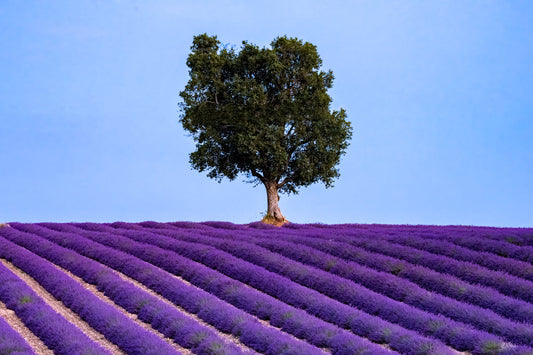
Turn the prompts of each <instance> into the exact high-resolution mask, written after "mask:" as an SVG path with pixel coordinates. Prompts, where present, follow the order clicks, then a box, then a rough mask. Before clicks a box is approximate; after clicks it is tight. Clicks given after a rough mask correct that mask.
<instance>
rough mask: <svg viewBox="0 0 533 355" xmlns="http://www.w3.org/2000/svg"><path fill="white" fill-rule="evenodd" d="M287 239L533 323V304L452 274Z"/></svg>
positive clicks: (348, 249)
mask: <svg viewBox="0 0 533 355" xmlns="http://www.w3.org/2000/svg"><path fill="white" fill-rule="evenodd" d="M263 237H264V239H271V236H266V235H265V236H263ZM283 239H284V240H288V241H291V242H294V243H297V244H298V245H305V246H309V247H312V248H314V249H316V250H321V251H323V252H326V253H328V254H330V255H332V256H337V257H340V258H342V259H344V260H346V261H355V262H357V263H359V264H362V265H366V266H368V267H371V268H373V269H375V270H379V271H382V272H386V273H389V274H394V275H396V276H398V277H401V278H405V279H407V280H410V281H412V282H414V283H416V284H418V285H420V286H421V287H423V288H424V289H427V290H431V291H434V292H438V293H440V294H442V295H445V296H448V297H451V298H454V299H456V300H460V301H463V302H467V303H470V304H475V305H478V306H480V307H483V308H488V309H491V310H493V311H495V312H496V313H498V314H500V315H502V316H504V317H507V318H509V319H514V320H517V321H521V322H529V323H531V322H532V319H533V305H532V304H530V303H527V302H525V301H522V300H517V299H515V298H512V297H508V296H504V295H502V294H501V293H499V292H498V291H496V290H494V289H492V288H488V287H484V286H480V285H476V284H470V283H467V282H465V281H462V280H460V279H458V278H456V277H454V276H451V275H448V274H442V273H439V272H436V271H433V270H431V269H429V268H426V267H423V266H417V265H413V264H411V263H409V262H406V261H403V260H400V259H396V258H392V257H390V256H386V255H382V254H378V253H374V252H370V251H367V250H365V249H362V248H358V247H355V246H351V245H346V244H344V243H342V242H338V241H332V240H323V239H318V238H309V237H297V236H290V237H287V236H286V237H285V238H283Z"/></svg>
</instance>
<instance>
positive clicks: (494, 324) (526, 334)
mask: <svg viewBox="0 0 533 355" xmlns="http://www.w3.org/2000/svg"><path fill="white" fill-rule="evenodd" d="M156 231H157V230H156ZM165 234H167V235H170V236H174V237H176V238H180V239H182V240H183V239H185V240H189V241H193V242H194V241H196V242H200V243H203V244H208V245H211V246H214V247H215V248H218V249H221V250H225V251H227V252H229V253H231V254H233V255H236V256H238V257H243V256H244V259H245V260H248V261H252V262H253V263H256V264H259V265H262V266H264V267H266V268H267V269H269V270H275V271H276V272H282V273H283V274H285V273H284V272H285V270H289V269H293V270H297V269H299V268H300V265H299V264H298V263H294V262H291V261H289V260H287V259H286V258H283V257H278V256H275V255H272V254H271V253H270V254H269V253H268V252H265V249H263V248H262V247H258V246H255V245H253V244H250V243H246V242H244V241H242V240H243V238H238V237H237V236H238V235H239V233H238V232H235V233H232V234H233V235H234V238H235V239H240V240H239V241H232V240H228V239H226V240H224V239H213V238H210V237H206V236H201V237H198V236H195V235H192V234H189V235H185V236H184V235H183V234H179V235H178V234H176V233H172V232H170V234H169V233H165ZM159 239H160V238H158V241H157V244H160V242H159ZM244 239H245V240H246V239H251V238H250V237H246V236H244ZM265 244H266V245H267V246H268V249H271V248H273V249H275V250H274V251H275V252H276V253H280V254H282V255H285V256H287V257H292V258H296V259H297V261H300V262H302V261H303V262H306V263H311V264H312V266H315V267H321V268H323V269H327V270H328V271H329V272H330V273H334V274H341V275H340V276H341V277H343V278H335V277H330V278H329V280H330V281H329V282H328V283H326V284H324V290H328V291H331V290H335V288H338V289H342V288H348V287H349V286H348V285H349V283H347V282H346V279H345V277H346V276H348V278H350V276H351V277H352V278H354V279H353V280H352V281H355V282H356V283H357V284H360V285H363V286H366V287H369V288H370V289H372V290H373V291H376V292H380V293H382V294H384V295H387V296H389V297H391V298H393V299H397V300H399V301H401V302H403V303H405V304H410V305H412V306H414V307H416V308H418V309H422V310H426V311H429V312H431V313H437V314H443V315H445V316H447V317H450V318H452V319H455V320H458V321H461V322H465V323H469V324H472V325H474V326H475V327H476V328H478V329H482V330H485V331H487V332H490V333H494V334H497V335H500V336H502V337H504V338H505V339H507V340H509V341H512V342H515V343H517V344H525V345H532V344H533V326H528V325H525V324H519V323H515V322H512V321H510V320H508V319H505V318H503V317H501V316H498V315H496V314H495V313H494V312H492V311H490V310H486V309H483V308H480V307H476V306H471V305H468V304H464V303H461V302H458V301H455V300H453V299H450V298H447V297H442V296H440V295H431V294H429V293H428V292H427V291H425V290H423V289H420V288H419V287H418V286H417V285H415V284H413V283H412V282H409V281H405V280H402V279H398V278H397V277H395V276H391V275H390V274H384V273H381V272H376V271H374V270H372V269H368V268H366V267H362V266H360V265H358V264H356V263H351V264H347V263H344V264H343V261H342V260H339V259H337V258H334V257H329V258H328V255H327V254H324V253H321V252H318V251H313V249H311V248H306V247H303V246H299V247H298V249H295V245H294V244H291V243H283V242H279V241H275V239H270V241H267V242H266V243H265ZM168 246H169V245H166V247H168ZM189 249H190V248H189ZM272 265H275V267H272ZM300 269H301V268H300ZM334 271H337V273H335V272H334ZM307 272H308V275H313V277H315V278H317V277H322V279H323V280H327V279H328V273H326V272H322V273H320V272H319V273H317V272H314V270H312V269H307ZM297 273H299V275H298V278H299V279H301V278H302V277H303V276H302V274H303V272H302V270H298V271H297ZM288 274H289V273H287V275H288ZM339 293H340V292H339ZM359 293H361V292H359ZM339 300H341V301H346V299H339Z"/></svg>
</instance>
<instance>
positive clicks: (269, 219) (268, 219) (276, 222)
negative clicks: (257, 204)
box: [261, 215, 290, 227]
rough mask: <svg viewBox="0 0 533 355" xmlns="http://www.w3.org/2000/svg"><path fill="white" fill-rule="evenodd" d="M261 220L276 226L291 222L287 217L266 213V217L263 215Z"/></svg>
mask: <svg viewBox="0 0 533 355" xmlns="http://www.w3.org/2000/svg"><path fill="white" fill-rule="evenodd" d="M261 222H263V223H265V224H270V225H272V226H276V227H281V226H282V225H284V224H287V223H290V222H289V221H287V220H286V219H285V218H283V219H278V218H275V217H272V216H270V215H266V216H265V217H263V219H262V220H261Z"/></svg>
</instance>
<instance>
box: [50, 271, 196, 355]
mask: <svg viewBox="0 0 533 355" xmlns="http://www.w3.org/2000/svg"><path fill="white" fill-rule="evenodd" d="M54 266H55V267H56V268H57V269H58V270H61V271H63V272H64V273H65V274H67V275H68V276H69V277H70V278H72V279H73V280H75V281H76V282H78V284H80V285H81V286H82V287H83V288H84V289H86V290H89V291H91V292H92V293H93V294H94V295H95V296H96V297H98V298H99V299H100V300H101V301H102V302H105V303H107V304H108V305H110V306H112V307H114V308H115V309H116V310H118V311H119V312H121V313H122V314H124V315H125V316H126V317H128V318H130V319H131V320H132V321H133V322H135V323H136V324H137V325H139V326H140V327H142V328H144V329H145V330H146V331H148V332H150V333H152V334H153V335H155V336H157V337H159V338H161V340H163V341H164V342H166V343H168V344H169V345H170V346H171V347H173V348H174V350H176V352H178V353H182V354H185V355H191V354H192V352H191V351H190V350H189V349H186V348H183V347H181V346H179V344H176V343H174V342H173V339H170V338H167V337H165V335H164V334H162V333H160V332H158V331H157V330H156V329H154V328H152V327H151V326H150V325H149V324H147V323H145V322H143V321H142V320H140V319H139V317H137V315H136V314H134V313H129V312H128V311H127V310H126V309H124V308H122V307H120V306H119V305H117V304H116V303H114V302H113V301H112V300H111V299H110V298H109V297H107V296H106V295H105V294H104V293H103V292H101V291H99V290H98V288H97V287H96V286H94V285H91V284H89V283H87V282H85V281H84V280H83V279H82V278H80V277H78V276H76V275H74V274H73V273H72V272H70V271H68V270H66V269H63V268H62V267H60V266H58V265H54ZM112 345H114V344H112ZM119 351H120V349H119V348H118V347H117V346H116V345H115V350H114V351H113V352H114V353H117V354H119V353H121V352H119Z"/></svg>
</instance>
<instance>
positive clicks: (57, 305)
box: [0, 259, 125, 355]
mask: <svg viewBox="0 0 533 355" xmlns="http://www.w3.org/2000/svg"><path fill="white" fill-rule="evenodd" d="M0 262H1V263H2V264H4V265H5V266H6V267H7V268H9V270H11V271H12V272H13V273H15V274H16V275H17V276H18V277H19V278H20V279H22V280H23V281H24V282H25V283H26V284H27V285H28V286H30V287H31V289H32V290H33V291H34V292H35V293H36V294H37V295H38V296H39V297H41V298H42V299H43V300H44V301H45V302H46V303H47V304H48V305H49V306H50V307H52V309H53V310H54V311H56V312H57V313H59V314H60V315H61V316H63V317H64V318H65V319H66V320H67V321H69V322H70V323H72V324H74V325H75V326H76V327H77V328H78V329H80V330H81V331H82V332H83V333H85V335H87V336H88V337H89V339H91V340H92V341H94V342H96V343H98V344H100V345H101V346H102V347H103V348H105V349H107V350H109V351H110V352H111V353H113V354H121V355H122V354H125V353H124V352H123V351H122V350H120V349H119V347H118V346H116V345H115V344H113V343H111V342H110V341H109V340H107V339H106V338H105V337H104V336H103V335H102V334H101V333H99V332H97V331H96V330H94V329H93V328H91V326H89V324H87V323H86V322H85V321H84V320H82V319H81V318H80V317H79V316H78V315H77V314H76V313H74V312H73V311H71V310H70V309H69V308H67V307H66V306H65V305H64V304H63V303H62V302H61V301H59V300H58V299H56V298H55V297H54V296H52V295H51V294H50V293H49V292H48V291H46V289H44V287H42V286H41V285H40V284H39V283H38V282H37V281H35V280H34V279H33V278H32V277H31V276H29V275H28V274H26V273H25V272H24V271H22V270H20V269H19V268H17V267H16V266H15V265H13V264H11V263H10V262H8V261H6V260H4V259H0Z"/></svg>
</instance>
